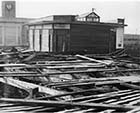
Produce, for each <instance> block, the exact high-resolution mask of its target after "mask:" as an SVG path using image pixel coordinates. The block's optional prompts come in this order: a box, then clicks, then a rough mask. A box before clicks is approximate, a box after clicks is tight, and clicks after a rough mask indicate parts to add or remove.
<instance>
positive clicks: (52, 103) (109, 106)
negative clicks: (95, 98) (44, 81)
mask: <svg viewBox="0 0 140 113" xmlns="http://www.w3.org/2000/svg"><path fill="white" fill-rule="evenodd" d="M0 101H1V102H11V103H24V104H38V105H44V106H55V107H57V106H58V107H59V106H72V107H90V108H102V109H116V110H132V109H135V108H137V106H127V105H115V104H102V103H78V102H77V103H75V102H63V101H43V100H31V99H30V100H24V99H11V98H0Z"/></svg>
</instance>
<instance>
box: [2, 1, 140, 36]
mask: <svg viewBox="0 0 140 113" xmlns="http://www.w3.org/2000/svg"><path fill="white" fill-rule="evenodd" d="M2 1H4V0H0V7H1V2H2ZM15 1H16V16H17V17H24V18H40V17H45V16H49V15H59V14H60V15H80V14H83V13H87V12H91V9H92V8H95V12H96V13H97V14H98V15H99V16H100V17H101V21H103V22H108V21H115V20H117V18H124V19H125V24H127V25H128V26H127V27H125V33H131V34H140V13H139V11H140V0H15ZM0 14H1V10H0Z"/></svg>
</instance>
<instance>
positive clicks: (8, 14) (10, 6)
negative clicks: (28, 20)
mask: <svg viewBox="0 0 140 113" xmlns="http://www.w3.org/2000/svg"><path fill="white" fill-rule="evenodd" d="M2 17H4V18H15V17H16V5H15V1H3V2H2Z"/></svg>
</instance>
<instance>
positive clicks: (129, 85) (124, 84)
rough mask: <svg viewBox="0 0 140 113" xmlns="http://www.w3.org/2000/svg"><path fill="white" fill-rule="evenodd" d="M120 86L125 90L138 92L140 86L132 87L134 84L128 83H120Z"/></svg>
mask: <svg viewBox="0 0 140 113" xmlns="http://www.w3.org/2000/svg"><path fill="white" fill-rule="evenodd" d="M120 85H121V86H125V87H127V88H131V89H136V90H140V86H137V85H134V84H129V83H125V82H121V83H120Z"/></svg>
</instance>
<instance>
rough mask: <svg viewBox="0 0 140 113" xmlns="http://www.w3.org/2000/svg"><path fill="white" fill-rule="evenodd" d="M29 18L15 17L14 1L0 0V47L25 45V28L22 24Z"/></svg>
mask: <svg viewBox="0 0 140 113" xmlns="http://www.w3.org/2000/svg"><path fill="white" fill-rule="evenodd" d="M29 20H31V19H29V18H17V17H16V3H15V1H2V17H0V47H1V48H2V47H11V46H27V45H28V42H27V41H28V40H27V28H25V27H23V24H24V23H26V22H28V21H29Z"/></svg>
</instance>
